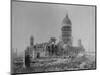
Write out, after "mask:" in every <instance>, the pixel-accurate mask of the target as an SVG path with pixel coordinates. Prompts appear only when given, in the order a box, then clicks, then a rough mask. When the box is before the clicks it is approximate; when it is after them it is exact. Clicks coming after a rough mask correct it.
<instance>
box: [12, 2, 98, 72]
mask: <svg viewBox="0 0 100 75" xmlns="http://www.w3.org/2000/svg"><path fill="white" fill-rule="evenodd" d="M95 69H96V6H95V5H81V4H64V3H49V2H32V1H13V0H12V2H11V73H12V74H27V73H28V74H30V73H45V72H48V73H49V72H62V71H63V72H64V71H79V70H95Z"/></svg>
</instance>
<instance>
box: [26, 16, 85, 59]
mask: <svg viewBox="0 0 100 75" xmlns="http://www.w3.org/2000/svg"><path fill="white" fill-rule="evenodd" d="M55 42H56V38H55V37H51V39H50V40H49V41H47V42H45V43H40V44H35V45H34V37H33V36H31V38H30V46H29V47H27V49H26V50H25V55H27V54H28V55H30V58H32V59H36V58H41V57H51V56H77V55H79V54H80V53H81V54H82V53H84V51H85V49H84V47H83V46H82V43H81V40H79V41H78V47H74V46H73V45H72V22H71V20H70V19H69V16H68V14H66V16H65V18H64V19H63V21H62V27H61V41H59V42H58V43H57V44H55Z"/></svg>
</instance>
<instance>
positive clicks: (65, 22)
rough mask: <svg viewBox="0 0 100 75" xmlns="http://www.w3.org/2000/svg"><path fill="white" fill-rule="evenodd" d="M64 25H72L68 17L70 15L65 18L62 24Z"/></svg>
mask: <svg viewBox="0 0 100 75" xmlns="http://www.w3.org/2000/svg"><path fill="white" fill-rule="evenodd" d="M62 23H63V24H64V25H71V24H72V23H71V21H70V19H69V17H68V14H67V15H66V16H65V18H64V19H63V22H62Z"/></svg>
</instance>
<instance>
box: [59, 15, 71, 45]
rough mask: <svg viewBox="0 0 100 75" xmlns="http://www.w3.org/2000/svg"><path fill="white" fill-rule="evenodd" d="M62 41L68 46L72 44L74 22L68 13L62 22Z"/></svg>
mask: <svg viewBox="0 0 100 75" xmlns="http://www.w3.org/2000/svg"><path fill="white" fill-rule="evenodd" d="M62 25H63V26H62V28H61V31H62V41H63V43H64V44H66V45H67V46H72V23H71V21H70V19H69V17H68V14H66V16H65V18H64V19H63V22H62Z"/></svg>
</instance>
